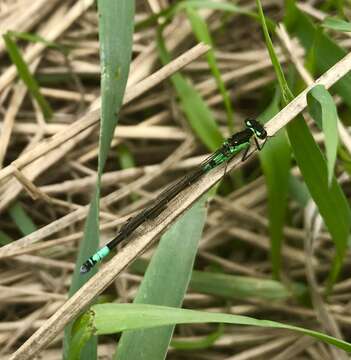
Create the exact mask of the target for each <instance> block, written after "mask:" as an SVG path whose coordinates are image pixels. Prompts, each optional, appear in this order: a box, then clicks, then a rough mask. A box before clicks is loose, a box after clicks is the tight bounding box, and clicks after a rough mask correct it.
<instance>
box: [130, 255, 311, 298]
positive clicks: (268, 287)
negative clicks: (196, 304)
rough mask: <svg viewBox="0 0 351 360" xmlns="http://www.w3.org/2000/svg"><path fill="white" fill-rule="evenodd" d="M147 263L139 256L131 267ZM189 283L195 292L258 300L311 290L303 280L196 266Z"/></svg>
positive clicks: (142, 269) (136, 268)
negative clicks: (289, 281)
mask: <svg viewBox="0 0 351 360" xmlns="http://www.w3.org/2000/svg"><path fill="white" fill-rule="evenodd" d="M147 264H148V263H147V261H145V260H143V259H137V260H136V261H134V263H133V264H132V265H131V267H130V268H131V270H132V271H133V272H135V273H137V274H144V272H145V269H146V267H147ZM189 287H190V288H191V289H192V290H193V291H195V292H199V293H203V294H209V295H214V296H222V297H224V298H227V299H257V300H287V299H291V297H292V296H295V297H302V296H304V295H305V294H306V290H307V289H306V287H305V286H304V285H303V284H300V283H294V284H292V286H291V288H287V287H286V286H284V284H282V283H281V282H279V281H276V280H269V279H262V278H254V277H249V276H236V275H229V274H225V273H217V272H209V271H196V270H194V271H193V272H192V276H191V279H190V284H189Z"/></svg>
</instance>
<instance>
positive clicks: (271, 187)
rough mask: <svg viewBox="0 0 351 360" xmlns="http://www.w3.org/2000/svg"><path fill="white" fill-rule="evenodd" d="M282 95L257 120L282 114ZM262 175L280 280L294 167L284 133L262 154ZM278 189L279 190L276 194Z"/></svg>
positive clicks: (275, 272) (275, 271) (274, 266)
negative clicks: (291, 170) (292, 167)
mask: <svg viewBox="0 0 351 360" xmlns="http://www.w3.org/2000/svg"><path fill="white" fill-rule="evenodd" d="M279 102H280V96H278V95H276V96H275V97H274V99H273V101H272V103H271V104H270V106H269V107H268V108H267V109H266V111H265V112H264V113H263V114H262V115H261V116H260V117H259V118H258V120H260V121H261V122H262V123H265V122H266V121H267V120H269V119H270V118H272V117H273V116H274V115H275V114H276V113H278V112H279ZM259 156H260V160H261V165H262V169H263V173H264V176H265V180H266V185H267V190H268V218H269V234H270V240H271V251H270V255H271V263H272V271H273V276H274V278H275V279H279V274H280V271H281V265H282V261H281V248H282V243H283V228H284V224H285V220H286V212H287V207H288V192H289V176H290V167H291V150H290V145H289V144H288V141H287V138H286V135H285V132H284V130H283V131H280V132H279V133H278V134H276V135H275V136H274V138H272V139H269V140H268V141H267V143H266V145H265V147H264V149H263V151H260V153H259ZM277 189H279V191H277Z"/></svg>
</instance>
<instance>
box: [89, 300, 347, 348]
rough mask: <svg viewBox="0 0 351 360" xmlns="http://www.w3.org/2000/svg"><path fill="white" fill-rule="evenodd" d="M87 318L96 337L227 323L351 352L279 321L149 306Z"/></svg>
mask: <svg viewBox="0 0 351 360" xmlns="http://www.w3.org/2000/svg"><path fill="white" fill-rule="evenodd" d="M87 316H92V317H93V324H94V325H93V326H94V327H95V329H96V334H97V335H106V334H115V333H117V332H120V331H125V330H137V329H145V328H151V327H158V326H165V325H172V324H195V323H197V324H204V323H225V324H235V325H250V326H259V327H264V328H276V329H287V330H292V331H295V332H298V333H300V334H303V335H308V336H311V337H313V338H315V339H318V340H321V341H323V342H325V343H327V344H331V345H334V346H336V347H338V348H339V349H342V350H345V351H347V352H351V344H350V343H348V342H346V341H344V340H340V339H337V338H334V337H332V336H329V335H326V334H324V333H321V332H318V331H314V330H309V329H306V328H302V327H298V326H293V325H287V324H283V323H279V322H276V321H270V320H258V319H255V318H251V317H248V316H241V315H232V314H224V313H211V312H205V311H196V310H188V309H179V308H172V307H166V306H157V305H147V304H99V305H94V306H93V307H92V309H91V312H90V313H89V314H87ZM135 346H139V344H135Z"/></svg>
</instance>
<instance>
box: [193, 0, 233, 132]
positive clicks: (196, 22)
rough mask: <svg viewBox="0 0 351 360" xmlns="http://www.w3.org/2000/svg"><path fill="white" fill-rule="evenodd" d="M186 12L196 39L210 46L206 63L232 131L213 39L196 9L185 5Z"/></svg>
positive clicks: (228, 106)
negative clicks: (215, 83) (214, 80)
mask: <svg viewBox="0 0 351 360" xmlns="http://www.w3.org/2000/svg"><path fill="white" fill-rule="evenodd" d="M186 13H187V16H188V19H189V20H190V23H191V27H192V29H193V32H194V34H195V36H196V38H197V39H198V41H202V42H203V43H205V44H208V45H210V46H211V49H210V50H209V51H208V52H207V54H206V58H207V62H208V65H209V67H210V69H211V72H212V75H213V76H214V78H215V79H216V82H217V86H218V89H219V91H220V93H221V95H222V98H223V102H224V106H225V108H226V112H227V122H228V128H229V132H230V133H232V132H233V110H232V105H231V99H230V97H229V93H228V91H227V89H226V87H225V84H224V82H223V80H222V75H221V72H220V70H219V68H218V65H217V61H216V58H215V55H214V51H213V48H212V47H213V41H212V38H211V34H210V32H209V30H208V27H207V24H206V22H205V21H204V20H203V18H202V17H201V16H200V15H199V14H198V13H197V11H196V10H195V9H194V8H192V7H191V6H187V7H186Z"/></svg>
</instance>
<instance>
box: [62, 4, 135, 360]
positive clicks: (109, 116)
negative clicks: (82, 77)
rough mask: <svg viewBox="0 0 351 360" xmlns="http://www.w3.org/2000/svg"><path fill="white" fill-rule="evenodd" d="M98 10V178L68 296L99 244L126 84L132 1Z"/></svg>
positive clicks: (90, 350)
mask: <svg viewBox="0 0 351 360" xmlns="http://www.w3.org/2000/svg"><path fill="white" fill-rule="evenodd" d="M98 10H99V41H100V59H101V102H102V104H101V126H100V139H99V164H98V177H97V182H96V188H95V192H94V194H93V198H92V202H91V204H90V208H89V213H88V217H87V220H86V223H85V227H84V238H83V240H82V242H81V243H80V247H79V253H78V257H77V262H76V267H75V271H74V274H73V279H72V285H71V288H70V295H72V294H73V293H74V292H75V291H76V290H77V289H79V288H80V287H81V286H82V284H84V283H85V282H86V281H87V280H88V279H89V278H90V277H91V276H93V275H94V273H95V272H94V271H91V272H90V273H89V274H88V276H81V275H80V273H79V268H80V265H81V264H82V262H83V261H84V260H85V259H86V258H88V257H89V256H90V255H91V254H92V253H94V252H95V251H96V249H97V247H98V246H99V201H100V182H101V175H102V172H103V168H104V165H105V162H106V159H107V156H108V151H109V149H110V144H111V141H112V137H113V134H114V129H115V127H116V125H117V113H118V112H119V109H120V107H121V104H122V100H123V95H124V91H125V87H126V84H127V79H128V73H129V64H130V60H131V52H132V36H133V26H134V1H130V0H121V1H114V0H100V1H98ZM116 19H119V21H116ZM95 271H96V270H95ZM74 345H75V344H73V343H71V326H69V327H67V328H66V331H65V347H64V348H65V354H67V353H68V349H69V347H70V346H74ZM83 357H84V359H90V358H91V359H95V358H96V344H95V343H94V342H92V343H89V344H88V347H86V348H85V349H83Z"/></svg>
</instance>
